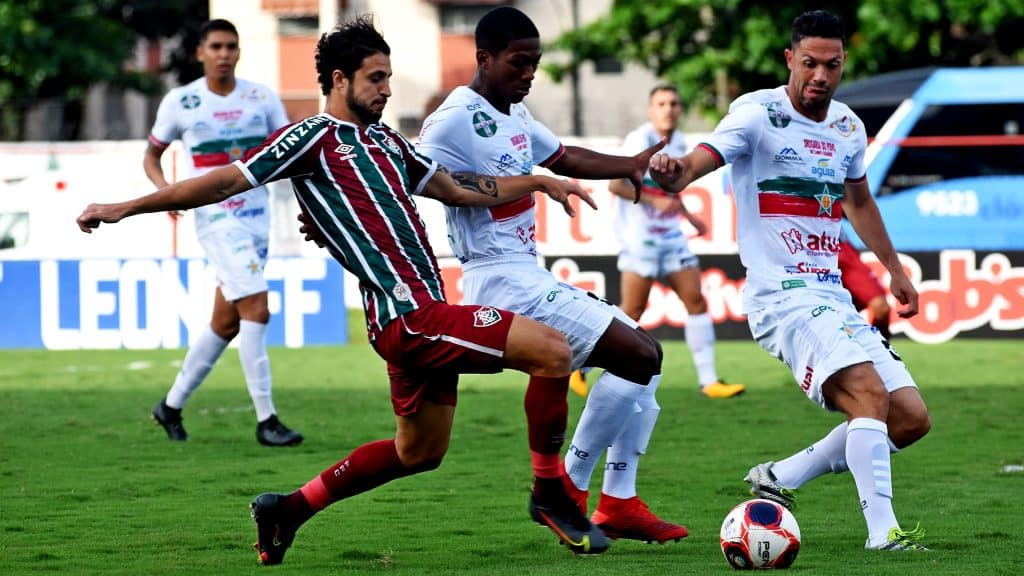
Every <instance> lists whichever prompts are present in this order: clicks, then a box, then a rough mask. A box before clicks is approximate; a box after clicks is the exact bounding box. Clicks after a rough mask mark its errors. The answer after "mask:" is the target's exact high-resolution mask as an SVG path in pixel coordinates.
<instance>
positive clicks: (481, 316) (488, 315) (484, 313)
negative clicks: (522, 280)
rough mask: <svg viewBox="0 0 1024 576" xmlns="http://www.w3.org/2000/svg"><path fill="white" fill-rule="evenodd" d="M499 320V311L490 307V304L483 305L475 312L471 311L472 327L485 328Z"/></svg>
mask: <svg viewBox="0 0 1024 576" xmlns="http://www.w3.org/2000/svg"><path fill="white" fill-rule="evenodd" d="M498 322H501V313H500V312H498V311H497V310H495V309H494V308H491V307H490V306H484V307H483V308H480V309H479V310H477V311H476V312H473V327H474V328H487V327H488V326H493V325H495V324H497V323H498Z"/></svg>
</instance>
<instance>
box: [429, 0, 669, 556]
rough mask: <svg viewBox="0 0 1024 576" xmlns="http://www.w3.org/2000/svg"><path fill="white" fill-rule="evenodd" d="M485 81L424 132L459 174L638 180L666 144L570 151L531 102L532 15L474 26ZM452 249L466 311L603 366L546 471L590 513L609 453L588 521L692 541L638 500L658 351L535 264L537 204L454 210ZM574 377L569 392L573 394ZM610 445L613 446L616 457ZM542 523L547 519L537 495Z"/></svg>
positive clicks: (455, 99)
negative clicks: (491, 314) (524, 326)
mask: <svg viewBox="0 0 1024 576" xmlns="http://www.w3.org/2000/svg"><path fill="white" fill-rule="evenodd" d="M476 45H477V51H476V58H477V72H476V76H475V77H474V79H473V81H472V83H471V84H470V85H469V86H461V87H459V88H456V89H455V90H453V91H452V93H451V94H450V95H449V96H448V97H447V99H445V101H444V102H443V103H442V104H441V105H440V106H439V107H438V109H437V110H436V111H435V112H434V113H433V114H431V115H430V116H429V117H427V119H426V120H425V121H424V123H423V129H422V131H421V133H420V140H419V144H418V146H417V148H418V149H419V150H420V151H421V152H422V153H424V154H425V155H427V156H429V157H431V158H433V159H434V160H437V161H438V162H439V163H441V164H442V165H443V166H445V167H447V168H448V169H449V170H451V171H453V172H457V171H470V172H477V173H481V174H489V175H495V176H504V175H516V174H529V173H531V171H532V170H533V167H534V165H537V164H539V165H541V166H545V167H547V168H549V169H551V170H552V171H553V172H555V173H556V174H560V175H564V176H571V177H579V178H627V177H628V178H632V179H633V180H635V181H636V182H637V185H638V186H639V181H640V179H641V178H642V175H643V172H644V171H645V170H646V167H647V163H648V159H649V158H650V157H651V155H652V154H653V153H654V151H655V150H657V149H658V148H659V146H655V147H652V148H649V149H648V150H646V151H643V152H641V153H639V154H637V155H636V156H633V157H622V156H609V155H606V154H599V153H596V152H593V151H590V150H587V149H584V148H578V147H572V146H569V147H567V146H563V145H562V144H561V143H560V142H559V141H558V139H557V137H555V135H554V134H552V133H551V131H550V130H548V129H547V128H546V127H545V126H544V125H542V124H540V123H539V122H537V121H536V120H534V118H533V117H532V116H531V115H530V112H529V110H527V108H526V106H525V105H523V104H522V100H523V98H525V97H526V95H527V94H528V93H529V91H530V87H531V83H532V81H533V77H534V73H535V72H536V70H537V66H538V63H539V60H540V57H541V50H540V37H539V33H538V31H537V28H536V26H534V24H533V22H532V21H530V19H529V17H527V16H526V15H525V14H523V13H522V12H520V11H519V10H517V9H515V8H512V7H507V6H505V7H500V8H495V9H494V10H492V11H490V12H488V13H487V14H486V15H484V16H483V18H481V20H480V22H479V23H478V24H477V28H476ZM446 214H447V220H448V234H449V242H450V243H451V246H452V250H453V251H454V252H455V255H456V256H457V257H458V258H459V260H460V261H461V262H462V268H463V299H464V302H465V303H480V302H485V301H486V302H489V303H491V304H492V305H494V306H498V307H502V308H505V309H507V310H511V311H513V312H516V313H519V314H523V315H525V316H528V317H530V318H533V319H535V320H539V321H541V322H543V323H545V324H547V325H549V326H552V327H554V328H555V329H557V330H558V331H560V332H562V333H563V334H565V336H566V338H567V339H568V341H569V345H570V346H571V347H572V350H573V368H574V369H578V368H580V367H582V366H595V367H600V368H604V369H605V372H604V373H603V374H602V376H601V377H600V378H599V379H598V380H597V381H596V383H595V385H594V390H593V391H592V392H591V394H590V396H589V397H588V399H587V406H586V408H585V410H584V412H583V415H582V416H581V417H580V420H579V422H578V424H577V427H576V431H575V435H574V436H573V438H572V442H571V444H570V447H569V451H568V454H567V455H566V457H565V462H564V465H563V463H561V462H559V461H558V459H557V458H555V459H554V460H552V461H550V462H547V463H546V465H548V466H550V470H551V474H553V475H554V478H555V479H558V477H559V475H562V479H561V481H562V482H564V483H565V488H566V490H567V491H569V493H570V495H571V496H573V498H574V499H575V500H576V502H577V503H578V504H579V506H580V509H581V510H583V511H584V512H586V510H587V498H588V495H589V492H588V488H589V483H590V477H591V476H592V474H593V471H594V468H595V467H596V465H597V461H598V459H599V458H600V455H601V454H602V453H604V452H605V450H606V449H607V450H608V455H607V458H606V468H607V470H608V471H609V472H608V473H607V474H606V478H605V483H604V485H603V487H602V494H601V498H600V501H599V503H598V505H597V508H596V510H595V511H594V514H593V516H592V517H591V520H592V522H593V523H594V524H596V525H597V526H598V527H599V528H601V530H603V531H604V532H605V533H606V534H607V535H608V536H609V537H610V538H613V539H614V538H630V539H637V540H646V541H658V542H666V541H669V540H678V539H680V538H683V537H685V536H686V535H687V530H686V528H685V527H683V526H679V525H676V524H673V523H671V522H666V521H663V520H661V519H660V518H658V517H657V516H655V515H654V514H653V513H652V512H651V511H650V510H649V509H648V508H647V506H646V504H644V502H643V501H642V500H640V498H638V497H637V494H636V469H637V463H638V460H639V457H640V455H641V454H643V453H644V452H645V451H646V449H647V443H648V440H649V439H650V437H651V433H652V432H653V430H654V423H655V421H656V420H657V416H658V412H659V410H660V408H659V406H658V403H657V401H656V400H655V398H654V393H655V390H656V389H657V386H658V382H659V380H660V379H661V347H660V345H659V344H658V342H657V341H656V340H655V339H654V338H651V336H650V335H649V334H647V333H646V332H644V331H643V330H642V329H640V328H639V326H638V325H637V323H636V322H635V321H633V320H632V319H631V318H629V317H628V316H627V315H626V314H624V313H623V312H622V310H620V309H619V308H617V307H615V306H612V305H610V304H608V303H607V302H605V301H603V300H601V299H599V298H598V297H596V296H594V295H593V294H588V293H587V292H584V291H582V290H580V289H578V288H575V287H573V286H571V285H569V284H565V283H562V282H559V281H558V280H556V279H555V278H554V276H552V274H551V273H550V272H548V271H547V270H545V269H544V268H542V267H540V266H539V265H538V262H537V247H536V241H535V238H534V232H535V227H536V217H535V213H534V203H533V198H532V197H531V196H527V197H524V198H521V199H519V200H516V201H514V202H510V203H507V204H503V205H499V206H494V207H491V208H472V207H446ZM568 380H569V378H568V376H566V377H565V379H564V381H563V383H561V385H563V386H565V389H568V385H569V382H568ZM609 446H610V447H611V448H610V449H609ZM530 508H531V511H532V512H533V517H534V519H535V520H537V521H538V522H542V519H543V514H542V513H541V512H542V511H541V508H542V507H539V506H538V502H537V492H536V486H535V493H534V496H533V497H532V498H531V501H530Z"/></svg>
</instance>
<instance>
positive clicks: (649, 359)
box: [633, 329, 664, 383]
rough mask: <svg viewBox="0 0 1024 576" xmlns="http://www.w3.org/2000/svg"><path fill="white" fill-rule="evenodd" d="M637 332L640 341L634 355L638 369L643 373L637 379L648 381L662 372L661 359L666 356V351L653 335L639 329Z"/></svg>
mask: <svg viewBox="0 0 1024 576" xmlns="http://www.w3.org/2000/svg"><path fill="white" fill-rule="evenodd" d="M636 333H637V336H638V338H637V340H638V343H637V345H636V347H635V348H636V352H635V354H634V355H633V361H634V362H635V363H636V369H637V371H639V372H641V375H640V376H639V378H638V379H637V380H635V381H636V382H643V383H646V382H647V381H648V380H650V379H651V378H652V377H653V376H655V375H656V374H661V359H662V357H663V356H664V352H663V351H662V349H661V343H660V342H658V340H657V339H655V338H654V337H653V336H651V335H650V334H648V333H647V332H645V331H644V330H639V329H638V330H637V331H636Z"/></svg>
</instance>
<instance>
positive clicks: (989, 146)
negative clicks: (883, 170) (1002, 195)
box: [878, 103, 1024, 196]
mask: <svg viewBox="0 0 1024 576" xmlns="http://www.w3.org/2000/svg"><path fill="white" fill-rule="evenodd" d="M1022 124H1024V106H1021V105H1020V104H1019V103H1016V104H956V105H952V104H948V105H932V106H929V107H928V108H927V109H926V110H925V111H924V113H923V114H922V115H921V117H920V118H919V119H918V121H917V123H915V125H914V127H913V128H912V129H911V130H910V134H909V136H908V137H907V138H906V139H905V140H903V141H901V142H900V143H899V145H900V150H899V152H898V153H897V154H896V157H895V158H894V159H893V162H892V165H891V166H890V167H889V172H888V173H887V174H886V176H885V178H884V179H883V180H882V184H881V186H880V187H879V190H878V195H879V196H884V195H886V194H896V193H899V192H901V191H903V190H905V189H907V188H913V187H916V186H924V185H927V184H931V183H933V182H941V181H943V180H952V179H957V178H970V177H976V176H1021V175H1024V140H1022V139H1021V136H1020V126H1021V125H1022ZM1003 136H1011V137H1015V138H1016V139H1015V140H1014V141H1012V142H1011V143H1010V144H1009V145H994V144H997V143H998V140H999V138H1000V137H1003ZM977 137H981V138H980V139H979V138H977ZM986 137H988V138H986Z"/></svg>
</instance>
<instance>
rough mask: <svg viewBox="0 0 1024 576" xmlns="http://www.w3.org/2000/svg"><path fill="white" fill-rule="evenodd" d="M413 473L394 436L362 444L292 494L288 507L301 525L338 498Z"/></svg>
mask: <svg viewBox="0 0 1024 576" xmlns="http://www.w3.org/2000/svg"><path fill="white" fill-rule="evenodd" d="M414 472H415V470H412V469H409V468H406V467H405V466H403V465H402V461H401V460H399V458H398V450H397V449H396V448H395V441H394V440H393V439H392V440H378V441H377V442H370V443H369V444H363V445H362V446H360V447H359V448H356V449H355V450H354V451H353V452H352V453H351V454H349V455H348V457H346V458H344V459H343V460H341V461H340V462H338V463H337V464H335V465H334V466H331V467H330V468H328V469H327V470H324V471H323V472H321V473H320V475H319V476H317V477H315V478H313V479H312V480H310V481H309V482H307V483H306V485H305V486H303V487H302V488H300V489H298V490H296V491H295V492H292V493H291V494H289V495H288V500H287V501H286V502H285V509H286V510H287V511H288V514H289V516H291V517H293V518H296V519H300V520H301V522H299V524H301V523H302V522H305V521H306V520H308V519H309V518H310V517H312V516H313V514H316V513H317V512H319V511H320V510H323V509H324V508H326V507H327V506H330V505H331V504H333V503H335V502H337V501H338V500H343V499H345V498H348V497H350V496H355V495H356V494H359V493H361V492H366V491H367V490H372V489H373V488H376V487H377V486H380V485H381V484H386V483H388V482H390V481H392V480H394V479H396V478H401V477H403V476H408V475H409V474H412V473H414Z"/></svg>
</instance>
